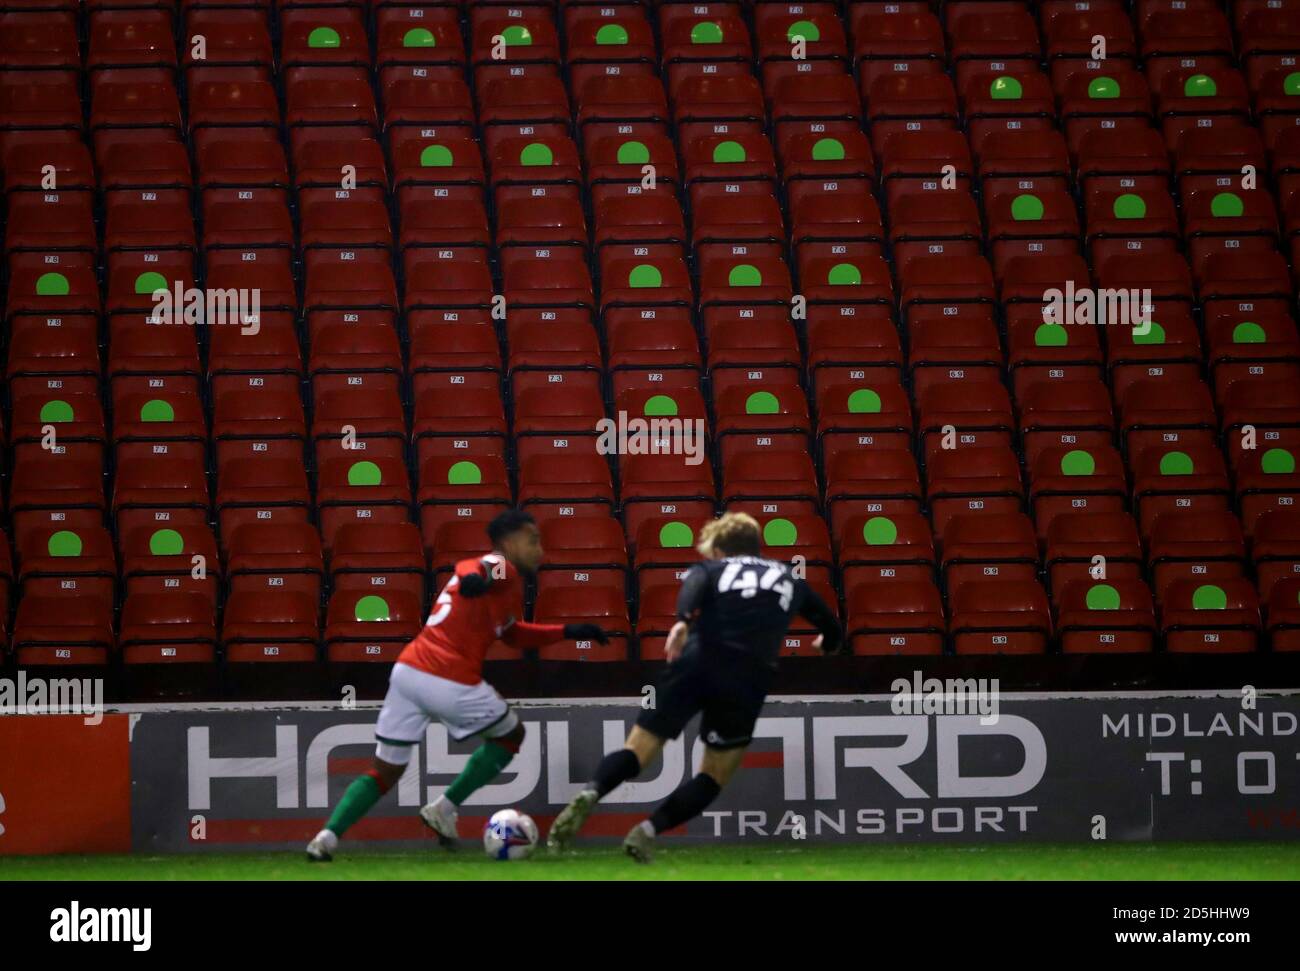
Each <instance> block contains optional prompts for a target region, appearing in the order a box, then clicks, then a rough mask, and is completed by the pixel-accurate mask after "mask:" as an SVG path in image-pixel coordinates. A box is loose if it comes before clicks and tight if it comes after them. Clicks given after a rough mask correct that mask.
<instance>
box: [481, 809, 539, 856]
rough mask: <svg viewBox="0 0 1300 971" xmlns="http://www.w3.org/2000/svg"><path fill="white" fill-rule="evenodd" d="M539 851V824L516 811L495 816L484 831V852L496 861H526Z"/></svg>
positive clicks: (503, 811)
mask: <svg viewBox="0 0 1300 971" xmlns="http://www.w3.org/2000/svg"><path fill="white" fill-rule="evenodd" d="M535 849H537V824H536V823H535V822H533V817H532V816H526V815H524V814H523V813H521V812H519V811H518V810H515V809H502V810H500V811H499V812H496V813H494V814H493V816H492V818H491V819H489V820H488V824H487V826H486V827H485V828H484V830H483V851H484V852H485V853H487V855H488V856H490V857H491V858H492V859H494V860H526V859H528V857H530V856H532V853H533V850H535Z"/></svg>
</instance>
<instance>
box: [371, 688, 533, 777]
mask: <svg viewBox="0 0 1300 971" xmlns="http://www.w3.org/2000/svg"><path fill="white" fill-rule="evenodd" d="M431 721H440V722H442V723H443V724H444V725H446V726H447V731H448V734H450V735H451V737H452V738H453V739H455V740H456V741H458V742H460V741H463V740H465V739H467V738H469V737H470V736H471V735H483V736H484V737H486V738H500V737H501V736H502V735H508V734H510V732H512V731H514V730H515V726H517V725H518V724H519V716H518V715H516V714H515V713H514V710H513V709H512V708H511V707H510V706H509V705H507V704H506V701H505V699H504V698H502V697H501V696H500V695H499V694H497V692H496V689H495V688H493V687H492V685H490V684H488V683H487V682H486V681H480V682H479V683H478V684H461V683H460V682H459V681H449V680H447V679H446V678H440V677H438V676H437V675H433V674H428V673H427V672H424V671H420V670H419V669H417V668H413V667H411V666H410V665H409V664H394V665H393V671H392V674H390V675H389V676H388V694H387V695H385V696H384V707H383V708H382V709H381V710H380V712H379V722H378V723H377V724H376V725H375V740H376V741H377V742H378V745H377V746H376V754H377V755H378V756H379V757H380V758H381V759H383V760H384V761H385V762H392V763H393V764H395V765H405V764H406V763H407V762H408V761H409V760H410V758H411V746H412V745H415V744H416V743H417V742H419V741H421V740H422V739H423V738H424V729H425V727H426V726H427V725H428V724H429V722H431Z"/></svg>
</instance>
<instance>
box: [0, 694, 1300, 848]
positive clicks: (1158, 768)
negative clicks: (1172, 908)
mask: <svg viewBox="0 0 1300 971" xmlns="http://www.w3.org/2000/svg"><path fill="white" fill-rule="evenodd" d="M945 699H946V702H945ZM645 700H648V699H640V698H609V699H580V700H575V699H563V700H549V701H548V700H534V701H526V702H521V703H520V713H521V715H522V718H523V721H524V724H525V725H526V726H527V728H528V735H527V738H526V740H525V742H524V745H523V748H522V750H521V752H520V754H519V756H518V757H517V758H516V759H515V760H514V762H512V763H511V765H510V766H509V769H508V771H507V772H506V774H505V775H504V776H503V777H502V781H500V782H499V783H497V784H494V785H492V786H489V787H487V788H485V789H483V790H481V791H480V792H478V793H476V794H475V795H474V796H473V797H471V799H470V801H469V803H468V804H467V805H466V806H465V807H463V809H462V817H461V818H462V832H463V833H464V834H466V835H468V834H470V833H471V832H473V831H475V829H476V828H477V827H478V826H480V825H481V823H482V822H483V821H484V820H485V819H486V817H487V815H489V814H490V812H492V811H494V810H495V809H496V808H500V807H502V806H516V807H518V808H520V809H522V810H523V811H525V812H528V813H531V814H532V815H533V816H534V817H536V818H537V820H538V822H539V823H540V824H542V825H543V827H545V826H547V825H549V822H550V820H551V819H552V818H553V816H554V814H555V813H556V812H557V811H558V810H559V808H560V807H561V806H562V805H563V804H564V802H565V801H566V800H567V798H568V797H569V795H570V794H571V793H572V792H573V790H574V788H575V786H576V785H577V784H578V783H580V782H582V781H584V780H585V779H586V778H587V777H588V776H589V775H590V773H591V771H592V770H593V768H594V767H595V765H596V763H597V761H598V759H599V758H600V755H601V754H602V752H604V751H606V750H608V749H610V748H612V747H615V746H617V745H618V744H620V743H621V741H622V739H623V736H624V734H625V732H626V730H627V728H628V726H629V725H630V724H631V722H632V720H633V719H634V718H635V717H636V715H637V712H638V710H639V707H640V705H641V703H643V701H645ZM911 700H912V701H913V702H914V703H915V704H916V705H917V706H919V710H913V711H910V712H909V711H900V707H901V705H902V704H903V701H900V698H899V696H892V695H872V696H866V697H862V696H857V697H849V696H821V697H794V696H776V697H774V698H772V699H770V700H769V703H768V706H767V707H766V708H765V710H764V716H763V718H762V719H761V720H760V721H759V724H758V727H757V731H756V740H755V743H754V745H753V747H752V748H751V750H750V752H749V753H748V754H747V755H746V758H745V769H744V771H743V772H742V773H741V774H740V775H739V776H738V777H737V779H736V780H735V782H734V783H733V785H732V787H731V788H729V789H728V790H727V791H726V792H725V793H724V794H723V795H722V797H721V798H720V799H719V800H718V802H717V803H715V804H714V805H713V806H712V807H710V811H709V812H708V813H707V814H706V815H705V816H704V817H703V818H701V819H698V820H696V821H694V822H693V823H692V824H691V825H690V826H689V827H688V828H687V829H686V831H685V832H683V833H680V834H678V836H677V838H679V839H681V840H685V841H691V840H706V839H720V840H726V841H749V840H753V841H768V842H771V841H776V840H798V839H806V840H827V841H834V840H854V841H859V842H862V843H871V842H896V843H906V842H918V843H919V842H969V843H982V842H1022V841H1025V842H1029V841H1067V842H1090V841H1092V840H1096V839H1110V840H1123V841H1166V840H1291V839H1297V838H1300V692H1269V693H1260V694H1258V695H1257V696H1256V695H1254V694H1253V693H1250V694H1247V695H1243V693H1242V692H1231V693H1229V692H1196V693H1184V694H1177V695H1174V694H1169V693H1161V692H1129V693H1113V692H1112V693H1080V694H1072V695H1062V694H1057V695H1042V694H1028V693H1026V694H1009V695H1008V694H1003V695H1002V696H1001V697H1000V698H998V699H997V702H998V708H997V718H996V721H990V718H989V717H986V716H984V715H981V714H980V713H979V711H976V710H974V708H973V703H972V702H973V700H972V702H966V701H963V702H961V703H962V704H968V705H969V707H967V709H966V710H967V711H968V712H972V711H973V712H974V713H966V714H959V713H951V712H949V713H936V709H938V708H940V706H941V705H943V704H945V703H946V704H947V706H948V707H949V709H951V708H955V707H956V706H957V704H958V703H959V696H957V695H952V694H949V695H946V696H942V697H940V696H938V695H934V694H926V693H925V692H920V693H916V694H913V695H911ZM983 710H985V711H988V710H989V709H988V707H987V706H986V707H985V708H984V709H983ZM376 715H377V707H376V706H374V705H356V706H354V707H344V706H342V705H332V706H325V705H320V704H315V705H312V704H301V705H273V704H272V705H238V704H231V705H220V706H211V705H206V706H199V705H194V706H171V707H165V706H152V705H139V706H124V707H122V708H120V709H116V710H113V711H110V712H108V713H107V714H106V715H104V716H103V717H102V720H100V721H99V723H98V724H87V720H85V719H82V718H79V717H75V716H64V715H60V716H51V715H14V716H3V717H0V825H2V826H3V830H2V831H0V854H15V853H66V852H122V851H126V850H128V849H130V850H133V851H135V852H140V853H185V852H204V851H214V850H221V851H229V850H232V849H249V850H252V849H258V850H278V849H285V850H298V849H301V847H302V845H303V844H305V842H306V841H307V840H308V839H309V838H310V837H311V836H312V835H313V834H314V833H315V832H316V830H317V829H318V828H319V827H320V825H321V821H322V820H323V819H324V818H325V817H326V816H327V815H328V811H329V806H330V805H331V804H332V802H333V801H334V800H335V799H337V798H338V796H339V795H340V794H341V792H342V790H343V788H344V787H345V786H346V785H347V783H348V782H349V781H350V779H351V778H352V777H353V776H355V775H356V774H357V773H358V772H360V771H363V770H364V769H365V767H366V766H367V765H368V763H369V759H370V754H371V750H372V745H373V730H374V722H375V718H376ZM469 750H470V746H467V745H459V744H449V740H448V738H447V734H446V731H445V730H444V729H443V728H442V727H441V726H440V725H432V726H430V727H429V729H428V731H427V733H426V736H425V739H424V742H423V744H422V745H420V746H419V749H418V751H417V752H416V754H415V758H414V759H413V766H414V768H413V769H411V770H408V772H407V774H406V776H405V777H404V778H403V780H402V782H401V783H400V784H399V785H398V786H397V787H396V788H395V790H394V791H393V792H392V793H390V794H389V795H388V796H387V797H385V799H384V801H383V802H382V803H380V805H379V806H377V807H376V809H375V810H374V811H373V813H372V814H371V816H370V817H368V818H366V819H365V820H363V821H362V822H361V823H360V824H358V825H357V827H355V829H354V830H352V831H351V832H349V834H348V838H349V842H350V843H351V844H352V845H354V846H369V847H376V848H379V847H385V848H386V847H391V848H402V849H411V848H417V847H420V846H428V845H429V843H428V840H427V836H426V834H425V832H424V831H423V828H422V826H421V824H420V822H419V821H418V819H417V818H416V816H415V812H414V811H415V809H416V808H417V807H418V806H419V805H421V804H422V803H423V802H425V801H426V800H428V799H430V798H432V796H433V795H434V794H436V793H437V792H438V791H439V790H440V788H441V787H442V786H445V785H446V784H448V783H449V782H450V781H451V779H452V778H453V777H454V775H455V774H456V773H457V772H458V771H459V770H460V768H461V766H462V765H463V764H464V761H465V759H466V757H467V753H468V751H469ZM700 752H701V743H700V741H699V739H698V737H697V736H696V735H695V734H694V733H693V732H691V731H688V733H687V735H686V736H685V737H684V738H683V739H680V740H678V741H676V742H674V743H672V744H670V745H669V746H668V747H667V749H666V750H665V756H664V759H663V761H662V763H661V764H660V765H659V766H656V767H653V768H652V769H651V770H650V773H649V774H648V775H647V776H646V777H645V778H644V779H642V780H641V781H638V782H636V783H634V784H631V785H628V786H625V787H624V788H623V789H621V790H619V791H618V792H616V793H614V794H613V795H612V796H611V797H610V798H609V799H608V800H607V801H606V802H605V803H603V804H602V812H600V813H598V814H597V815H595V816H593V818H592V820H591V822H590V824H589V829H588V831H587V834H588V835H589V836H592V837H608V838H613V837H616V836H619V837H621V836H622V834H623V833H624V832H625V831H626V830H627V829H628V828H629V827H630V826H631V825H632V824H633V822H635V821H636V820H637V819H639V818H642V817H643V816H644V815H645V814H646V812H647V810H648V809H649V808H650V807H651V806H652V805H653V804H655V803H657V802H658V801H659V800H661V799H662V798H663V797H664V796H666V795H667V794H668V793H669V792H670V791H671V790H672V789H673V788H674V787H676V786H677V785H678V784H679V783H680V782H681V781H682V780H683V779H684V778H686V777H687V772H688V766H690V768H691V770H692V771H693V769H694V766H695V765H696V764H697V763H698V760H699V757H700Z"/></svg>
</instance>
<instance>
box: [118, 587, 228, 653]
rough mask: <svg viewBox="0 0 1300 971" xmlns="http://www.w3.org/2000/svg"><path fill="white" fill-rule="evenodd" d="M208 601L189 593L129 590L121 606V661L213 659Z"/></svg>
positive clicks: (212, 616)
mask: <svg viewBox="0 0 1300 971" xmlns="http://www.w3.org/2000/svg"><path fill="white" fill-rule="evenodd" d="M215 616H216V612H215V610H214V608H213V605H212V601H210V600H209V599H208V598H207V597H204V596H203V595H202V594H198V593H189V592H167V593H131V594H128V595H127V598H126V602H125V603H124V604H123V605H122V628H121V632H120V634H119V636H118V647H119V648H120V649H121V652H122V662H123V663H124V664H149V665H169V666H170V665H173V664H202V665H211V664H214V663H215V662H216V653H217V628H216V624H215Z"/></svg>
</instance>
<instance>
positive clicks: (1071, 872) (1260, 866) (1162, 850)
mask: <svg viewBox="0 0 1300 971" xmlns="http://www.w3.org/2000/svg"><path fill="white" fill-rule="evenodd" d="M345 848H346V847H345ZM1297 878H1300V842H1293V843H1233V844H1224V843H1197V844H1191V843H1178V844H1172V843H1171V844H1147V843H1101V844H1088V845H1070V846H1063V845H1036V846H869V845H863V844H855V845H852V846H850V845H843V846H826V845H809V846H789V845H786V846H779V847H778V846H764V845H757V846H738V845H715V846H671V845H670V846H668V847H666V848H663V849H661V850H660V852H659V855H658V856H657V857H656V859H655V862H654V863H652V864H650V865H649V866H640V865H638V864H636V863H634V862H632V861H631V860H629V859H627V858H626V857H624V856H623V855H622V854H621V852H620V851H619V849H618V848H617V847H592V848H584V849H581V850H575V851H571V852H569V853H567V854H565V855H563V856H559V857H552V856H549V855H548V854H547V853H546V851H545V849H544V848H541V849H539V850H538V852H537V855H536V856H535V857H534V858H532V859H530V860H525V861H522V862H516V863H500V862H496V861H493V860H489V859H487V858H486V857H485V856H484V855H483V854H482V853H480V852H479V851H478V848H477V846H476V845H474V844H472V843H469V844H467V845H465V846H464V847H462V848H461V849H459V850H457V851H456V852H452V853H448V852H445V851H442V850H433V849H431V850H430V851H429V852H427V853H400V854H399V853H381V852H365V851H362V852H355V851H354V852H352V853H340V855H339V856H338V857H337V858H336V859H335V861H334V862H333V863H328V864H308V863H307V862H306V861H305V860H304V859H303V857H302V856H301V855H299V854H298V853H256V854H232V853H223V854H205V855H193V856H47V857H0V881H5V880H1125V881H1127V880H1295V879H1297Z"/></svg>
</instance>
